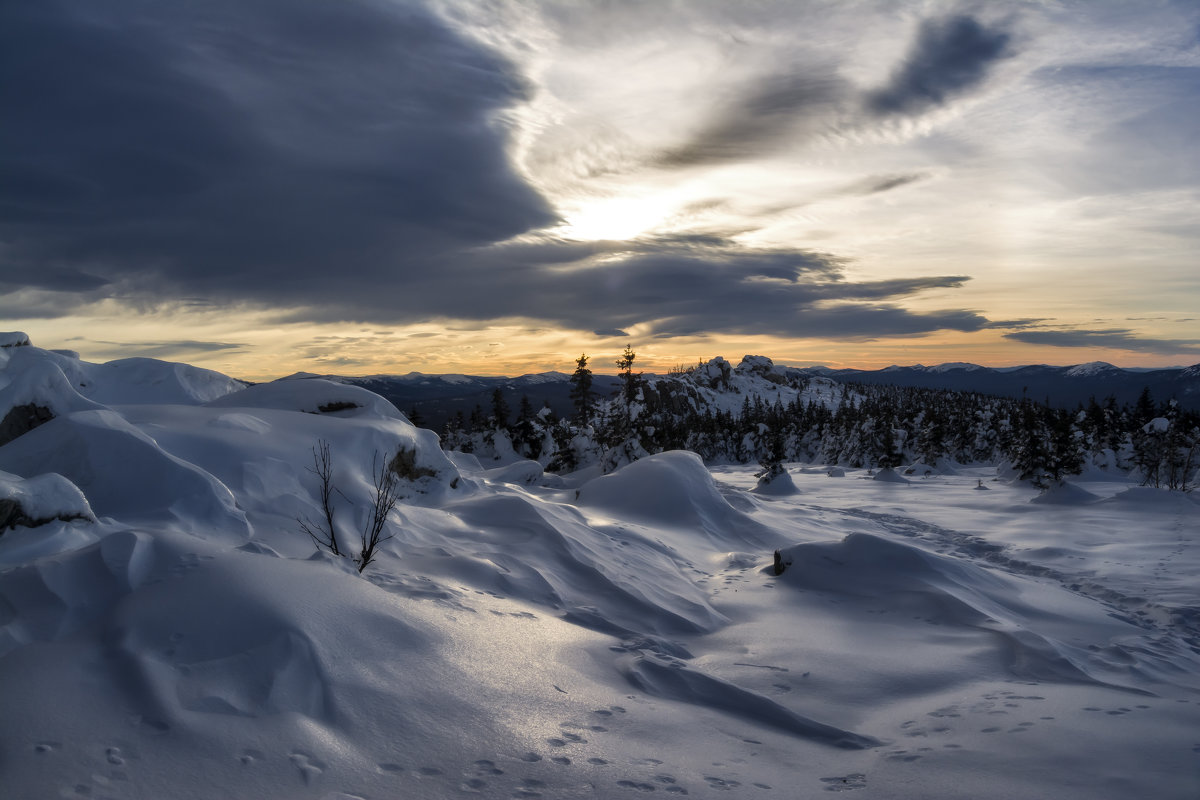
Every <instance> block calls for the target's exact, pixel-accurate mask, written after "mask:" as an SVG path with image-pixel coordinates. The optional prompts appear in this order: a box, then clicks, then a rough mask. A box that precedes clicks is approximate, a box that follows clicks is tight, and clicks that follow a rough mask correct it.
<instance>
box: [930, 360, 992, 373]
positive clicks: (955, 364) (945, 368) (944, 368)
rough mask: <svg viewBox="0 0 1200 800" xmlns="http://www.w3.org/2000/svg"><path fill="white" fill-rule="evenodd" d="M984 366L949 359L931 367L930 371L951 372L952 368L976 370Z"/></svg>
mask: <svg viewBox="0 0 1200 800" xmlns="http://www.w3.org/2000/svg"><path fill="white" fill-rule="evenodd" d="M981 369H983V367H981V366H979V365H978V364H970V363H968V362H966V361H947V362H946V363H944V364H938V365H937V366H936V367H929V371H930V372H950V371H952V370H963V371H964V372H975V371H976V370H981Z"/></svg>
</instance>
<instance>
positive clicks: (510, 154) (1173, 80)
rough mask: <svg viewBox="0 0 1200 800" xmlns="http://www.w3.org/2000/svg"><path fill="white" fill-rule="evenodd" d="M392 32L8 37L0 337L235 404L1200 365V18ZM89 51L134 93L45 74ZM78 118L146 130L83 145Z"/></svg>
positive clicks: (91, 135) (768, 9) (787, 11)
mask: <svg viewBox="0 0 1200 800" xmlns="http://www.w3.org/2000/svg"><path fill="white" fill-rule="evenodd" d="M403 7H404V9H405V13H403V14H392V13H391V11H390V10H389V7H388V6H386V5H383V6H377V5H374V4H369V3H361V2H358V0H347V1H346V2H345V3H342V4H337V5H330V6H317V7H307V6H305V7H297V8H291V7H288V6H287V4H282V5H281V6H279V7H276V6H272V5H270V4H269V3H265V2H264V0H246V1H245V2H232V1H231V0H213V2H212V3H210V4H206V6H205V8H204V11H203V12H200V11H197V10H195V9H192V10H181V9H182V8H183V7H176V6H169V5H166V4H164V5H162V6H157V7H153V9H151V7H147V9H148V10H147V11H146V14H148V15H149V16H150V17H155V18H156V19H157V18H161V19H159V21H160V22H162V23H163V24H161V25H158V26H155V25H148V26H140V25H139V26H129V25H124V24H123V21H125V17H124V16H123V15H125V14H126V12H127V10H128V9H127V8H126V7H125V6H124V5H122V4H120V3H117V4H114V5H112V6H106V7H105V8H103V9H99V10H96V11H95V14H96V15H99V18H103V19H106V18H107V16H109V15H111V17H112V20H110V21H111V22H112V24H111V25H109V26H107V27H104V26H101V27H96V26H95V24H94V22H95V20H92V19H90V18H89V19H88V20H86V21H84V22H82V23H81V19H80V18H79V17H77V16H76V15H75V14H74V12H71V11H69V10H67V11H64V10H63V9H61V8H59V7H56V6H51V5H49V4H46V5H45V6H38V7H37V8H36V10H35V11H30V12H29V15H32V16H33V17H36V18H37V19H38V20H40V23H39V24H40V27H36V28H34V29H32V33H31V34H30V35H29V36H26V37H22V36H20V35H19V25H16V23H19V22H20V21H21V19H17V20H16V23H14V26H15V27H14V26H9V28H8V29H9V30H16V31H17V34H15V36H16V38H15V39H13V40H12V41H11V42H10V44H11V45H12V46H11V48H10V49H11V51H12V52H13V53H15V56H14V57H15V58H17V59H18V60H19V59H20V58H21V57H22V54H23V53H28V54H31V55H30V58H32V59H33V60H32V61H31V62H30V63H32V64H36V65H41V66H39V67H38V68H37V69H33V70H32V71H31V72H30V73H29V75H30V80H31V81H32V82H31V84H30V87H32V88H31V89H30V91H32V92H33V93H34V94H37V95H38V96H40V97H42V98H43V99H44V102H41V103H39V104H38V105H37V106H36V107H33V106H30V107H26V106H23V105H21V104H22V103H24V102H25V101H24V100H19V99H14V100H12V102H9V101H4V105H5V107H11V108H15V109H17V111H18V112H19V113H17V114H15V115H14V116H13V117H12V120H11V121H10V124H7V125H6V126H4V127H2V128H0V152H3V153H8V154H11V155H10V157H9V158H7V159H6V160H5V158H4V157H3V156H0V209H9V210H14V209H15V211H12V213H9V212H5V215H4V216H0V259H4V260H3V261H0V316H3V317H5V318H11V319H13V320H14V321H15V324H13V325H10V326H9V327H21V328H24V329H27V330H28V331H29V332H30V333H31V334H33V335H34V336H35V340H36V341H38V342H40V343H45V344H47V345H52V344H55V343H58V344H61V345H63V346H66V347H73V346H74V345H72V344H71V340H74V339H75V338H76V337H78V336H80V335H82V336H83V339H84V343H83V344H82V345H80V346H79V347H78V348H77V349H80V350H83V351H85V355H88V354H89V353H88V350H89V345H88V344H87V342H89V341H90V342H92V343H94V346H91V351H92V352H91V355H92V357H103V356H111V355H115V354H117V353H118V350H117V349H115V348H116V347H117V345H113V344H105V343H113V342H116V343H119V342H130V343H134V344H137V343H138V342H140V343H141V345H140V346H141V348H142V350H141V351H140V352H143V353H144V354H151V353H154V354H163V353H167V352H168V351H169V350H170V348H171V347H175V348H176V349H177V352H178V357H180V358H185V359H188V360H193V361H196V362H197V363H206V364H209V365H211V366H216V367H217V368H221V369H226V370H228V371H232V372H234V373H235V374H239V375H245V376H250V377H265V376H267V375H268V374H272V373H278V372H281V371H284V372H290V371H294V370H301V369H307V370H310V371H339V370H340V371H359V372H380V371H390V370H393V369H396V370H406V369H420V370H422V371H439V370H441V371H474V372H490V373H497V372H520V371H529V370H542V369H549V368H561V367H562V366H563V365H564V364H565V365H566V366H568V367H569V364H570V359H571V358H573V357H574V356H575V355H577V354H578V351H580V350H584V351H589V352H590V351H604V350H613V351H615V352H619V351H620V349H621V348H622V347H623V346H624V344H625V343H632V344H633V345H634V346H635V348H636V349H638V350H639V352H640V353H642V358H643V361H644V363H647V364H651V365H655V366H660V367H663V366H670V365H672V364H674V363H680V362H692V361H694V360H697V359H700V358H709V357H712V356H713V355H717V354H721V355H725V356H726V357H729V358H732V359H736V358H738V357H739V356H740V355H741V353H742V352H752V351H753V352H759V353H765V354H768V355H771V356H774V357H777V358H779V359H780V360H787V361H793V362H824V363H831V364H845V363H856V364H861V365H864V366H869V365H876V366H883V365H886V364H888V363H896V362H900V363H903V362H905V361H912V360H921V361H926V362H930V361H957V360H972V359H975V360H985V361H986V362H987V363H996V364H1000V363H1007V364H1012V363H1021V362H1028V361H1048V362H1056V361H1058V362H1060V361H1062V360H1064V359H1071V360H1094V359H1098V358H1101V359H1103V360H1108V361H1112V362H1114V363H1141V364H1149V363H1158V364H1166V363H1182V362H1186V361H1187V360H1188V354H1189V353H1190V352H1191V350H1190V348H1191V346H1192V345H1191V344H1190V343H1193V342H1198V341H1200V326H1197V324H1196V322H1195V320H1194V319H1192V318H1191V311H1190V309H1192V308H1195V307H1196V306H1197V305H1198V304H1200V285H1198V284H1197V276H1196V273H1195V253H1196V252H1197V247H1198V246H1200V231H1198V229H1197V225H1196V221H1195V215H1194V213H1192V212H1193V211H1194V209H1195V208H1196V206H1197V204H1198V203H1200V170H1198V169H1197V166H1196V163H1197V162H1196V161H1195V158H1194V142H1195V140H1196V136H1198V135H1200V124H1198V120H1200V113H1198V112H1197V111H1196V110H1195V105H1194V103H1190V102H1189V101H1190V100H1191V99H1194V97H1195V96H1196V92H1197V91H1200V79H1198V78H1197V77H1196V76H1197V75H1200V48H1197V46H1196V43H1195V41H1194V37H1191V38H1189V34H1186V32H1187V31H1194V30H1195V29H1196V27H1197V25H1198V24H1200V10H1198V9H1196V8H1195V6H1194V4H1189V3H1164V4H1159V5H1156V6H1155V7H1154V8H1153V9H1150V10H1142V11H1139V12H1137V13H1134V12H1131V11H1129V10H1128V9H1124V8H1122V7H1119V6H1112V5H1107V4H1082V5H1075V6H1069V7H1065V6H1064V7H1059V6H1053V7H1051V6H1041V5H1034V4H1011V5H1010V4H1004V3H998V4H987V5H986V6H982V5H981V6H978V7H976V6H971V7H967V6H961V5H958V4H954V3H948V2H933V3H922V4H900V5H897V4H895V3H889V2H882V1H881V2H878V3H874V2H865V3H860V4H854V5H853V6H849V5H847V4H841V3H793V2H786V1H785V0H779V2H771V1H770V0H768V1H767V2H763V3H755V4H703V3H695V4H692V3H684V4H658V3H651V4H639V3H619V2H618V3H606V4H574V3H559V2H554V1H553V0H546V2H535V1H534V0H528V1H527V0H478V2H476V0H431V2H430V3H429V4H428V5H426V4H424V3H418V2H414V3H411V4H407V3H406V4H403ZM155 15H157V17H156V16H155ZM5 19H7V17H6V18H0V23H3V22H4V21H5ZM10 21H11V20H10ZM284 23H289V24H284ZM290 23H295V24H290ZM81 30H83V31H84V33H85V34H86V36H87V37H88V38H87V41H88V42H89V43H90V46H92V47H94V48H96V50H97V52H101V53H105V52H112V53H123V54H126V55H128V56H129V59H132V60H129V59H124V60H123V58H114V59H112V60H111V65H112V66H111V68H109V69H108V71H105V70H104V69H101V70H99V71H97V70H91V69H83V68H81V67H80V64H81V63H82V62H76V61H72V60H64V61H62V62H61V63H56V64H55V65H53V68H50V67H48V66H47V65H46V64H45V62H44V61H43V60H39V58H40V57H39V56H38V54H39V53H42V52H49V51H54V50H55V49H62V48H61V47H60V46H59V45H61V43H62V42H72V41H76V39H75V38H74V37H77V36H79V35H81V34H80V31H81ZM324 31H328V32H330V33H331V34H332V33H337V35H328V36H326V35H324V34H323V33H322V32H324ZM314 32H315V33H314ZM310 34H311V35H310ZM247 35H253V36H254V37H255V38H256V40H258V41H260V42H261V47H260V48H256V49H255V50H254V52H253V53H247V52H246V51H245V50H244V49H239V47H238V46H234V45H239V43H241V42H242V41H243V40H244V38H245V36H247ZM39 37H41V38H39ZM156 37H157V38H156ZM239 46H240V45H239ZM176 52H178V53H186V54H187V57H186V59H185V61H186V63H187V67H188V69H187V71H186V73H180V72H178V71H175V70H172V69H166V68H163V63H166V62H162V61H161V60H160V56H164V54H166V55H169V54H171V53H176ZM167 60H168V61H169V59H167ZM98 63H109V62H105V61H104V59H100V60H99V61H98ZM80 87H82V88H80ZM246 87H254V92H253V95H254V96H253V97H251V98H248V97H247V95H246V91H247V90H246ZM0 91H2V87H0ZM80 94H84V95H88V96H89V97H92V96H94V98H95V102H94V104H93V105H95V107H97V108H109V107H116V106H119V105H120V104H119V103H113V102H107V101H106V100H105V98H110V99H111V98H124V99H125V100H128V101H129V102H132V103H133V104H134V106H136V109H135V110H137V111H138V112H139V113H135V114H126V115H122V116H119V117H118V116H111V117H109V116H103V115H102V118H96V120H95V121H96V122H97V123H99V124H97V125H95V126H91V125H89V124H84V125H77V124H75V122H74V121H75V120H77V119H79V113H78V109H77V108H75V107H74V106H73V105H72V103H74V102H75V99H77V97H78V96H79V95H80ZM168 97H169V98H174V100H173V101H172V102H170V103H167V102H162V98H168ZM0 100H4V98H3V97H0ZM88 119H92V118H91V117H88ZM138 120H141V122H140V123H137V121H138ZM65 121H70V122H69V123H68V122H65ZM135 123H137V124H135ZM139 124H140V125H142V126H144V127H147V128H152V129H153V130H154V131H155V132H156V134H155V139H154V141H155V146H154V147H153V148H149V149H147V148H142V147H135V148H131V146H130V145H129V143H131V142H141V141H143V139H144V134H145V130H143V129H142V128H139V127H138V125H139ZM50 131H54V132H56V134H55V135H53V136H51V135H48V132H50ZM14 132H15V133H14ZM113 132H115V134H114V133H113ZM1081 132H1084V133H1082V134H1081ZM6 135H7V136H8V137H9V138H8V139H5V138H3V137H4V136H6ZM42 164H54V165H59V166H56V167H55V170H57V171H55V172H53V173H52V174H40V173H38V169H39V168H38V165H42ZM113 164H127V165H129V166H128V168H126V169H112V167H111V165H113ZM251 164H252V165H255V167H254V168H253V169H248V168H247V165H251ZM14 165H15V166H14ZM5 170H7V171H5ZM13 170H15V173H13V174H12V175H10V172H13ZM60 172H61V173H62V174H64V175H67V174H69V175H74V176H75V177H77V178H78V182H77V184H78V185H77V184H75V183H70V182H68V183H67V184H63V183H61V181H60V179H61V178H62V175H60V174H59V173H60ZM76 173H77V174H76ZM14 176H15V177H14ZM147 176H153V178H154V179H153V180H148V179H146V178H147ZM39 180H40V181H41V183H38V181H39ZM30 181H32V183H31V182H30ZM56 181H59V182H56ZM88 181H91V182H92V183H93V184H95V186H96V187H97V190H96V191H95V192H90V193H89V192H84V193H79V192H77V191H76V189H77V188H78V186H83V185H85V184H87V185H90V184H88ZM22 186H35V187H38V186H40V187H42V188H43V189H46V187H58V189H57V190H56V191H49V190H48V189H47V190H46V191H41V192H40V193H38V192H33V193H32V194H25V195H22V194H21V193H20V191H19V187H22ZM72 187H75V188H72ZM97 197H102V198H104V201H103V203H98V202H97V201H96V199H95V198H97ZM47 204H48V205H47ZM147 209H153V212H154V213H153V214H150V213H148V212H147ZM34 211H36V212H37V213H38V214H41V215H42V216H41V217H40V219H41V222H40V223H39V224H32V223H31V221H30V218H27V217H28V216H29V214H31V213H33V212H34ZM81 219H90V220H91V221H92V222H91V223H90V224H87V225H81V224H77V221H78V220H81ZM184 298H199V301H200V305H199V306H196V307H192V306H187V305H186V302H185V301H184ZM181 303H182V304H183V305H184V306H186V310H184V311H180V310H179V309H180V308H181ZM204 304H207V307H208V308H210V309H224V310H228V313H225V314H223V315H221V314H213V313H210V312H209V311H205V310H204V307H205V305H204ZM164 309H174V310H173V311H172V312H171V313H167V312H166V311H164ZM1031 326H1040V327H1041V328H1043V329H1044V330H1045V331H1046V333H1047V334H1048V335H1045V336H1040V337H1039V336H1032V335H1024V334H1023V335H1022V336H1020V337H1014V336H1007V337H1006V334H1011V333H1014V332H1017V333H1020V332H1023V331H1025V330H1027V329H1028V328H1029V327H1031ZM364 329H366V330H370V331H380V330H387V331H390V332H391V333H392V334H393V337H394V338H392V339H390V340H389V339H387V338H386V337H384V338H377V337H376V335H375V334H371V335H370V336H367V335H365V334H362V330H364ZM339 331H341V332H342V333H343V334H344V335H342V336H340V340H343V341H341V343H340V345H338V344H336V343H338V342H339V333H338V332H339ZM594 331H601V332H604V333H602V334H597V333H594ZM622 331H623V332H624V333H626V334H628V335H627V336H621V335H619V334H620V332H622ZM1113 331H1117V332H1118V333H1113ZM316 340H320V341H321V342H323V343H324V344H322V345H320V346H319V347H314V346H312V345H310V344H308V343H309V342H311V341H316ZM1089 342H1090V343H1092V344H1094V345H1095V350H1094V352H1093V351H1088V350H1087V348H1086V347H1085V345H1087V344H1088V343H1089ZM339 346H341V347H342V348H343V349H342V350H340V351H339V350H338V347H339ZM372 347H374V348H376V349H375V350H374V351H372V350H371V349H370V348H372ZM1121 348H1125V349H1124V350H1122V349H1121ZM135 349H136V348H135ZM439 364H440V366H439ZM334 367H337V368H338V369H337V370H335V369H334Z"/></svg>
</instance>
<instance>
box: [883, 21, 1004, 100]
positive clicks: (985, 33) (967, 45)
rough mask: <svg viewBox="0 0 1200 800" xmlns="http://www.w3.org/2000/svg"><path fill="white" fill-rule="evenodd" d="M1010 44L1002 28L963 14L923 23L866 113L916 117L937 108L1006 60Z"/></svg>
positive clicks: (964, 91) (983, 78)
mask: <svg viewBox="0 0 1200 800" xmlns="http://www.w3.org/2000/svg"><path fill="white" fill-rule="evenodd" d="M1011 39H1012V36H1011V34H1010V33H1009V32H1008V31H1007V30H1005V29H1004V28H1001V27H992V28H989V27H987V26H985V25H984V24H983V23H981V22H979V20H977V19H975V18H974V17H971V16H967V15H955V16H950V17H944V18H939V19H928V20H925V21H924V22H923V23H921V28H920V31H919V32H918V34H917V39H916V41H915V42H914V43H913V46H912V48H911V49H910V50H909V53H908V55H907V56H906V57H905V59H904V63H903V64H902V65H901V66H900V67H899V68H898V69H897V70H896V71H895V72H894V73H893V74H892V78H891V81H890V82H889V83H888V84H887V85H886V86H884V87H882V88H881V89H879V90H878V91H876V92H873V93H872V94H871V95H869V97H868V99H867V108H868V109H869V110H870V111H871V112H873V113H875V114H880V115H884V114H918V113H921V112H923V111H926V110H928V109H930V108H933V107H936V106H940V105H943V104H945V103H946V102H947V101H949V100H951V99H952V98H954V97H955V96H957V95H961V94H964V93H966V92H969V91H970V90H972V89H975V88H976V87H978V86H979V85H980V84H982V83H983V81H984V80H985V79H986V78H987V76H988V73H989V71H990V70H991V68H992V67H993V66H994V65H995V64H996V63H997V62H998V61H1000V60H1001V59H1004V58H1006V57H1008V56H1009V55H1010V49H1009V45H1010V43H1011Z"/></svg>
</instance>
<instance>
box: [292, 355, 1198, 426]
mask: <svg viewBox="0 0 1200 800" xmlns="http://www.w3.org/2000/svg"><path fill="white" fill-rule="evenodd" d="M782 369H784V370H786V372H787V373H788V374H789V375H792V376H796V377H800V376H805V375H807V376H811V377H822V378H828V379H830V380H833V381H836V382H838V383H864V384H872V385H894V386H909V387H919V388H927V389H951V390H955V391H965V392H979V393H981V394H990V395H998V396H1001V397H1014V398H1021V397H1022V396H1025V397H1028V398H1030V399H1031V400H1034V401H1037V402H1039V403H1043V402H1048V403H1049V404H1050V405H1052V406H1057V407H1064V408H1070V407H1074V406H1076V405H1079V404H1081V403H1087V401H1088V399H1089V398H1092V397H1094V398H1096V400H1097V401H1099V402H1103V401H1104V400H1105V399H1106V398H1108V397H1113V398H1115V399H1116V401H1117V402H1118V403H1121V404H1123V403H1134V402H1136V400H1137V398H1138V396H1139V395H1140V394H1141V393H1142V390H1143V389H1146V388H1149V389H1150V393H1151V395H1152V396H1153V398H1154V400H1155V401H1156V402H1163V401H1166V400H1169V399H1172V398H1174V399H1175V400H1177V401H1179V403H1180V405H1181V406H1183V407H1185V408H1192V409H1196V408H1200V364H1196V365H1193V366H1191V367H1185V368H1171V369H1150V370H1146V369H1122V368H1120V367H1115V366H1113V365H1112V364H1106V363H1104V362H1099V361H1097V362H1092V363H1089V364H1076V365H1073V366H1066V367H1053V366H1047V365H1044V364H1038V365H1031V366H1024V367H1002V368H994V367H982V366H979V365H978V364H966V363H961V362H955V363H949V364H939V365H937V366H931V367H927V366H922V365H919V364H918V365H915V366H911V367H899V366H892V367H886V368H884V369H880V370H858V369H831V368H829V367H805V368H796V367H785V368H782ZM311 377H323V378H330V379H333V380H337V381H341V382H344V383H350V384H354V385H357V386H362V387H364V388H366V389H370V390H371V391H373V392H375V393H376V394H379V395H382V396H383V397H386V398H387V399H388V400H390V401H391V402H392V403H393V404H394V405H395V406H396V407H397V408H398V409H400V410H401V411H403V412H404V413H406V414H411V412H413V411H414V410H415V411H416V414H417V417H418V419H419V422H420V424H421V425H422V426H424V427H428V428H432V429H433V430H441V429H442V428H443V427H444V426H445V424H446V420H447V419H449V418H451V417H453V416H454V415H455V414H456V413H458V412H460V411H461V412H462V413H463V414H464V415H470V413H471V411H472V409H474V408H475V406H477V405H478V406H479V407H480V408H481V409H483V410H484V412H485V413H486V412H488V411H489V410H490V409H491V404H492V395H493V393H494V392H495V390H496V389H500V390H501V392H503V394H504V398H505V401H506V402H507V403H508V405H509V407H510V409H511V410H512V412H513V413H514V414H515V413H516V411H517V407H518V405H519V404H520V402H521V397H522V396H527V397H528V398H529V401H530V402H531V403H532V404H533V406H534V408H541V407H542V406H543V405H549V406H550V408H552V409H553V410H554V412H555V413H556V414H559V415H560V416H562V415H566V414H569V413H570V411H571V408H572V405H571V399H570V390H571V384H570V375H568V374H566V373H563V372H542V373H537V374H531V375H521V376H519V377H515V378H509V377H498V376H487V375H429V374H423V373H419V372H410V373H408V374H407V375H370V376H365V377H343V376H331V375H321V376H317V375H312V374H309V373H297V374H296V375H293V376H289V378H293V379H294V378H311ZM619 386H620V379H619V378H617V377H616V376H615V375H596V376H595V377H594V384H593V389H594V391H595V392H596V393H597V394H598V395H601V396H609V395H611V394H614V393H615V392H616V391H617V389H618V387H619Z"/></svg>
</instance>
